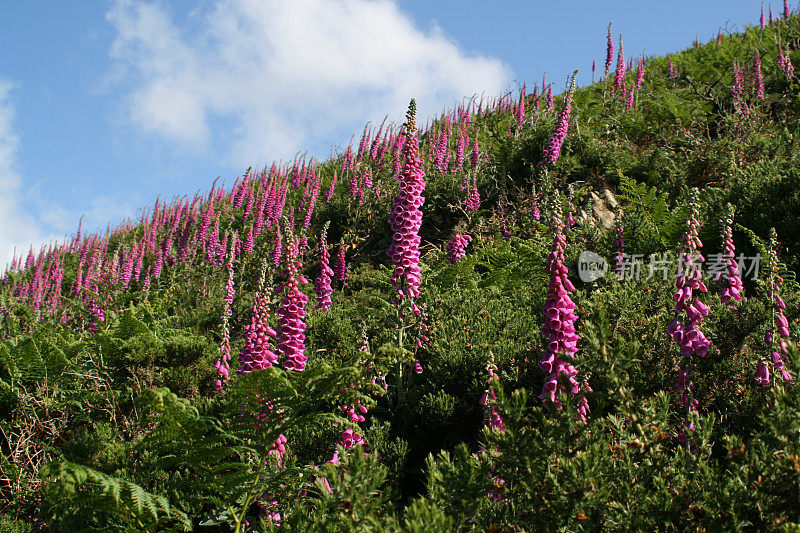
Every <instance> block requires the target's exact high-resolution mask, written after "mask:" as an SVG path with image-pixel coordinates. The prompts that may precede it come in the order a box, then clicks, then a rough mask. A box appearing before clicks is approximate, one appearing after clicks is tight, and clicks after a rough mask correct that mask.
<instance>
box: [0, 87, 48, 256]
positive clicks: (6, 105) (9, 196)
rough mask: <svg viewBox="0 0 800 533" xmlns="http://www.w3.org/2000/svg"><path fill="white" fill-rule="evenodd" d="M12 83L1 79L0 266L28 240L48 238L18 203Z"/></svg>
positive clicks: (19, 184)
mask: <svg viewBox="0 0 800 533" xmlns="http://www.w3.org/2000/svg"><path fill="white" fill-rule="evenodd" d="M12 89H13V84H12V83H11V82H9V81H6V80H2V79H0V269H4V268H5V265H6V264H8V262H9V261H10V260H11V257H12V255H13V251H14V247H16V248H17V255H20V254H24V253H27V251H28V248H29V247H30V246H31V244H33V245H34V247H38V246H40V245H41V244H42V243H43V242H45V241H46V240H47V239H48V238H47V237H46V236H45V234H44V232H43V231H42V229H41V226H40V224H39V221H37V220H36V219H35V218H34V217H32V216H31V215H30V214H28V213H27V212H26V211H25V210H24V209H23V208H22V206H21V203H22V192H21V188H22V179H21V177H20V174H19V171H18V162H17V150H18V149H19V137H18V136H17V134H16V133H15V131H14V106H13V105H12V103H11V102H10V101H9V100H10V92H11V90H12Z"/></svg>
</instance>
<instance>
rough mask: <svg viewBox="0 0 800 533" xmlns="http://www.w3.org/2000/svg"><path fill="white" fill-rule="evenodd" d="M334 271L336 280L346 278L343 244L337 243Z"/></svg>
mask: <svg viewBox="0 0 800 533" xmlns="http://www.w3.org/2000/svg"><path fill="white" fill-rule="evenodd" d="M334 272H335V274H336V279H337V280H338V281H344V280H346V279H347V262H346V257H345V249H344V244H343V243H340V244H339V253H337V254H336V264H335V265H334Z"/></svg>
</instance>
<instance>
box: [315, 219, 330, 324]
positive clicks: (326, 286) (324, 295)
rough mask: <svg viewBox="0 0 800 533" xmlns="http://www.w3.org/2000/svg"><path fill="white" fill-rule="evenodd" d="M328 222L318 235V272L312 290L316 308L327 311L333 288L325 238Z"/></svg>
mask: <svg viewBox="0 0 800 533" xmlns="http://www.w3.org/2000/svg"><path fill="white" fill-rule="evenodd" d="M329 224H330V222H326V223H325V226H324V227H323V229H322V235H320V239H319V249H320V261H319V269H320V272H319V276H318V277H317V279H315V280H314V292H315V294H316V295H317V309H322V310H323V311H327V310H328V309H329V308H330V306H331V294H333V289H332V288H331V279H332V276H333V275H334V274H333V270H331V267H330V265H329V263H330V259H331V254H330V253H329V252H328V241H327V238H326V237H327V233H328V225H329Z"/></svg>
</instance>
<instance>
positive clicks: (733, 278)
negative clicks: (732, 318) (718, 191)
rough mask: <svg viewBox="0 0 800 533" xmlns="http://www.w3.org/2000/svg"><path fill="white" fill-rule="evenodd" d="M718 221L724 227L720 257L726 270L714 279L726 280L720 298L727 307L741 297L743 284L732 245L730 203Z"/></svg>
mask: <svg viewBox="0 0 800 533" xmlns="http://www.w3.org/2000/svg"><path fill="white" fill-rule="evenodd" d="M720 222H721V223H722V226H723V228H724V229H723V230H722V248H723V252H722V259H723V260H724V261H725V268H726V272H724V273H720V274H719V275H718V276H717V279H716V280H715V281H719V280H720V279H723V278H724V279H726V280H727V286H726V287H725V288H724V289H723V290H722V296H721V297H720V299H721V300H722V301H723V303H725V304H727V305H728V307H735V306H734V304H733V301H734V300H741V299H742V291H743V290H744V285H743V284H742V278H741V276H740V271H739V264H738V263H737V262H736V247H735V246H734V245H733V230H732V229H731V225H732V224H733V208H732V207H731V206H730V204H729V205H728V214H727V216H726V217H725V218H724V219H723V220H721V221H720Z"/></svg>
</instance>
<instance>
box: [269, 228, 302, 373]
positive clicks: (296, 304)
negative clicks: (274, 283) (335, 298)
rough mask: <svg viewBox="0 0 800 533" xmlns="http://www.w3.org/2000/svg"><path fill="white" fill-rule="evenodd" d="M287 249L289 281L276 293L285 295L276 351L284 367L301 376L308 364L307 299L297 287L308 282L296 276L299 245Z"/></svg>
mask: <svg viewBox="0 0 800 533" xmlns="http://www.w3.org/2000/svg"><path fill="white" fill-rule="evenodd" d="M288 245H289V246H288V250H287V253H286V266H287V276H288V279H287V280H286V282H285V283H283V284H282V285H280V286H279V287H278V291H281V290H283V289H286V294H284V297H283V300H282V301H281V305H280V307H279V308H278V330H277V337H278V344H277V348H278V351H279V352H280V354H281V355H283V357H284V360H283V367H284V368H286V369H287V370H297V371H298V372H300V371H302V370H304V369H305V367H306V361H308V357H307V356H306V355H305V350H306V345H305V340H306V335H305V331H306V322H305V318H306V309H305V308H306V302H307V301H308V296H306V295H305V294H303V292H302V291H301V290H300V288H299V286H300V285H301V284H305V283H307V281H306V279H305V278H304V277H303V276H302V275H301V274H300V273H299V269H300V267H301V266H302V264H301V263H300V261H299V260H298V259H297V254H298V245H299V243H298V242H297V240H296V239H291V242H290V243H288Z"/></svg>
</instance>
